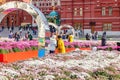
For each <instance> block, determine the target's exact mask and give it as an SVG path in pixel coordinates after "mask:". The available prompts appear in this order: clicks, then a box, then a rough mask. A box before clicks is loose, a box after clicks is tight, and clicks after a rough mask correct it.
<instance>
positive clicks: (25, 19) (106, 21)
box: [1, 0, 120, 33]
mask: <svg viewBox="0 0 120 80" xmlns="http://www.w3.org/2000/svg"><path fill="white" fill-rule="evenodd" d="M6 1H7V2H8V0H6ZM9 1H13V0H9ZM19 1H20V0H19ZM21 1H23V0H21ZM2 2H4V3H5V0H3V1H2ZM31 3H32V4H33V5H35V6H36V7H37V8H39V9H40V10H41V11H42V12H43V13H44V14H45V15H48V14H49V13H50V12H51V11H52V7H53V6H55V7H56V9H55V10H56V11H57V12H58V13H59V14H60V21H61V24H69V25H72V26H73V27H74V28H75V29H81V30H83V31H87V30H88V31H90V32H92V33H93V32H94V31H108V32H111V31H113V32H114V31H115V32H119V31H120V0H32V2H31ZM1 4H2V3H1ZM22 23H30V24H32V25H36V23H35V21H34V19H33V18H32V17H31V16H30V15H29V14H28V13H26V12H25V11H22V10H17V11H14V12H11V13H9V14H8V15H7V16H6V17H5V18H4V19H3V21H2V23H1V25H6V26H11V25H14V26H19V25H21V24H22Z"/></svg>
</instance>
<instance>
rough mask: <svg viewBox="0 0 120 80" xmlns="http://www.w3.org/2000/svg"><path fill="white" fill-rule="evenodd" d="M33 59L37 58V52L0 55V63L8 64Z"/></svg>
mask: <svg viewBox="0 0 120 80" xmlns="http://www.w3.org/2000/svg"><path fill="white" fill-rule="evenodd" d="M33 57H38V50H30V51H25V52H15V53H14V52H13V53H8V54H0V62H4V63H9V62H15V61H20V60H26V59H29V58H33Z"/></svg>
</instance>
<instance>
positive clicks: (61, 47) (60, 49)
mask: <svg viewBox="0 0 120 80" xmlns="http://www.w3.org/2000/svg"><path fill="white" fill-rule="evenodd" d="M57 49H58V52H59V53H63V54H64V53H65V46H64V41H63V40H62V38H61V36H58V40H57Z"/></svg>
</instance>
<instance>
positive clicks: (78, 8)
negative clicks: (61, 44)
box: [61, 0, 120, 32]
mask: <svg viewBox="0 0 120 80" xmlns="http://www.w3.org/2000/svg"><path fill="white" fill-rule="evenodd" d="M61 22H62V24H64V23H68V24H71V25H73V26H74V27H75V28H82V29H91V30H92V32H94V31H103V30H106V31H120V0H61Z"/></svg>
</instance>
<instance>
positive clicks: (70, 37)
mask: <svg viewBox="0 0 120 80" xmlns="http://www.w3.org/2000/svg"><path fill="white" fill-rule="evenodd" d="M68 41H69V42H73V36H72V34H70V35H69V36H68Z"/></svg>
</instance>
